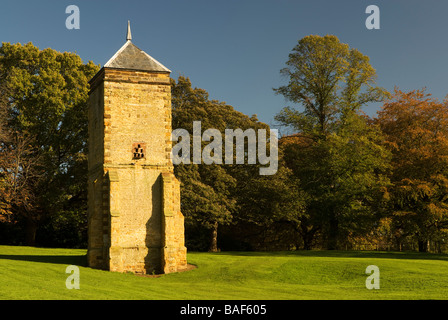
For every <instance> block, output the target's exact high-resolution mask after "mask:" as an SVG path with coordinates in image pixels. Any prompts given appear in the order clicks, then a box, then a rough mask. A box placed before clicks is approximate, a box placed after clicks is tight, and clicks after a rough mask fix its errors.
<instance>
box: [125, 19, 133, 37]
mask: <svg viewBox="0 0 448 320" xmlns="http://www.w3.org/2000/svg"><path fill="white" fill-rule="evenodd" d="M131 40H132V35H131V22H130V21H129V20H128V34H127V35H126V41H131Z"/></svg>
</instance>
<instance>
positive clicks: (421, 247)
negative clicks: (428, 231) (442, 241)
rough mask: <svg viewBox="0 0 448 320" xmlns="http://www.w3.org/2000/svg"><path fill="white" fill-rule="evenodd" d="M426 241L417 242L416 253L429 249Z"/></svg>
mask: <svg viewBox="0 0 448 320" xmlns="http://www.w3.org/2000/svg"><path fill="white" fill-rule="evenodd" d="M428 244H429V241H428V240H418V252H428V249H429V245H428Z"/></svg>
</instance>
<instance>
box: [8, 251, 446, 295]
mask: <svg viewBox="0 0 448 320" xmlns="http://www.w3.org/2000/svg"><path fill="white" fill-rule="evenodd" d="M85 253H86V250H79V249H45V248H33V247H13V246H0V299H39V300H41V299H120V300H121V299H212V300H214V299H270V300H271V299H318V300H320V299H447V298H448V256H447V255H435V254H420V253H399V252H393V253H392V252H350V251H349V252H344V251H298V252H221V253H213V254H212V253H197V252H191V253H188V262H189V263H190V264H194V265H196V266H197V268H196V269H194V270H191V271H186V272H182V273H175V274H168V275H162V276H161V277H158V278H151V277H141V276H136V275H133V274H121V273H114V272H107V271H101V270H94V269H90V268H87V267H85ZM68 265H78V266H80V268H79V269H80V289H79V290H76V289H72V290H69V289H67V288H66V286H65V281H66V279H67V277H68V276H69V274H66V273H65V269H66V267H67V266H68ZM368 265H376V266H378V267H379V269H380V289H379V290H367V289H366V287H365V281H366V278H367V276H368V275H366V274H365V269H366V267H367V266H368Z"/></svg>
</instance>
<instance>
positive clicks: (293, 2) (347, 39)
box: [0, 0, 448, 125]
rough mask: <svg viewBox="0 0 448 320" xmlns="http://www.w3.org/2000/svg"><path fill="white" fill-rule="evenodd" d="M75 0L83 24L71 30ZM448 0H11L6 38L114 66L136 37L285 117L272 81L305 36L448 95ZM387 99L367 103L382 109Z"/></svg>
mask: <svg viewBox="0 0 448 320" xmlns="http://www.w3.org/2000/svg"><path fill="white" fill-rule="evenodd" d="M371 4H374V5H377V6H378V7H379V8H380V30H368V29H367V28H366V27H365V20H366V18H367V17H368V16H369V14H366V13H365V10H366V7H367V6H368V5H371ZM68 5H77V6H78V7H79V10H80V29H79V30H68V29H67V28H66V26H65V21H66V19H67V17H68V16H69V14H66V13H65V9H66V7H67V6H68ZM447 16H448V1H444V0H425V1H422V0H387V1H386V0H369V1H365V0H220V1H217V0H166V1H151V0H145V1H143V0H142V1H138V0H126V1H123V0H120V1H117V0H109V1H105V0H90V1H83V0H70V1H66V0H39V1H36V0H27V1H25V0H13V1H12V0H1V1H0V41H2V42H11V43H17V42H20V43H27V42H32V43H33V44H34V45H36V46H38V47H39V48H41V49H44V48H48V47H51V48H53V49H55V50H58V51H70V52H76V53H77V54H79V55H80V56H81V58H82V59H83V61H85V62H87V61H88V60H92V61H93V62H95V63H96V64H100V65H104V64H105V63H106V62H107V60H109V58H110V57H112V55H113V54H114V53H115V52H116V51H117V50H118V49H119V48H120V47H121V46H122V45H123V44H124V43H125V40H126V39H125V38H126V27H127V20H131V27H132V36H133V39H132V42H133V43H134V44H135V45H137V46H138V47H139V48H141V49H142V50H144V51H146V52H147V53H148V54H150V55H151V56H153V57H154V58H155V59H157V60H158V61H160V62H161V63H162V64H164V65H165V66H166V67H168V68H169V69H171V70H172V71H173V73H172V76H173V77H174V78H175V79H177V77H178V76H179V75H184V76H187V77H189V78H190V79H191V81H192V84H193V86H195V87H200V88H203V89H205V90H207V91H208V92H209V93H210V98H212V99H217V100H220V101H225V102H227V103H228V104H230V105H232V106H233V107H234V108H235V109H237V110H239V111H241V112H243V113H245V114H247V115H252V114H257V115H258V117H259V119H260V120H261V121H263V122H266V123H268V124H270V125H273V124H275V121H274V116H275V114H276V113H278V112H279V111H280V110H281V108H282V107H284V106H286V105H288V103H287V102H285V101H284V99H283V97H282V96H277V95H275V94H274V92H273V90H272V88H274V87H279V86H280V85H282V84H284V83H285V81H286V80H285V79H282V77H281V76H280V73H279V71H280V69H281V68H283V67H284V66H285V62H286V61H287V59H288V54H289V53H290V52H291V49H292V48H293V47H294V46H295V45H296V44H297V41H298V40H299V39H301V38H302V37H304V36H306V35H309V34H318V35H325V34H334V35H336V36H337V37H338V38H339V39H340V40H341V41H342V42H344V43H347V44H349V45H350V47H354V48H357V49H358V50H360V51H361V52H362V53H363V54H365V55H367V56H369V57H370V59H371V64H372V65H373V67H374V68H375V69H376V70H377V74H378V81H377V83H378V85H380V86H383V87H384V88H386V89H387V90H390V91H391V90H393V88H394V86H398V87H399V88H400V89H402V90H405V91H408V90H413V89H420V88H422V87H426V88H427V91H428V92H429V93H432V94H433V96H434V97H436V98H438V99H441V100H442V99H443V98H444V97H445V95H447V94H448V77H447V75H448V59H447V58H448V19H447ZM378 108H379V106H378V105H370V106H368V107H366V108H365V109H364V110H365V111H366V112H367V113H368V114H369V115H374V114H375V113H376V111H377V110H378Z"/></svg>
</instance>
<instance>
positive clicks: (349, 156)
mask: <svg viewBox="0 0 448 320" xmlns="http://www.w3.org/2000/svg"><path fill="white" fill-rule="evenodd" d="M98 69H99V66H96V65H94V64H93V63H92V62H89V63H87V64H83V63H82V61H81V59H80V58H79V57H78V56H77V55H75V54H71V53H59V52H56V51H54V50H51V49H45V50H42V51H41V50H39V49H38V48H36V47H34V46H33V45H32V44H27V45H20V44H16V45H11V44H8V43H3V46H2V47H1V48H0V90H1V101H0V106H1V108H0V109H1V110H0V112H1V114H0V148H1V149H0V219H1V223H0V243H2V244H36V245H41V246H54V247H86V243H87V238H86V237H87V232H86V230H87V217H86V214H87V210H86V207H87V184H86V181H87V157H86V155H87V152H88V150H87V143H86V142H87V98H88V90H89V89H88V83H87V81H88V80H89V79H90V78H91V77H92V76H93V75H94V74H95V73H96V72H97V71H98ZM282 74H283V75H284V76H285V78H286V79H287V80H288V81H287V83H286V84H285V85H284V86H282V87H280V88H276V89H274V90H275V92H276V93H278V94H280V95H283V96H284V97H285V98H286V99H287V101H289V102H290V104H291V105H290V106H289V107H285V108H283V109H281V110H279V112H278V114H277V116H276V118H275V120H276V121H277V122H278V124H279V125H280V126H281V127H280V131H281V132H282V133H283V135H282V136H281V138H280V140H279V143H278V154H279V157H278V170H277V173H276V174H274V175H260V174H259V167H260V166H261V165H260V164H248V163H247V161H246V162H245V164H204V163H201V164H179V165H176V166H175V174H176V176H177V177H178V179H179V180H180V182H181V210H182V212H183V214H184V216H185V228H186V245H187V248H188V249H189V250H204V251H205V250H210V251H217V250H220V249H221V250H295V249H356V250H363V249H366V250H375V249H379V250H388V249H390V250H419V251H437V252H442V251H444V250H445V249H446V241H445V239H446V236H447V230H446V227H447V225H448V219H447V213H448V211H447V210H448V207H447V201H448V199H447V197H448V102H447V101H443V102H439V101H437V100H436V99H433V98H432V97H431V96H430V95H429V94H427V93H425V90H416V91H411V92H402V91H400V90H398V89H396V90H395V91H394V92H393V93H389V92H387V91H386V90H384V89H382V88H379V87H377V86H376V85H375V79H376V73H375V70H374V69H373V67H372V66H371V65H370V63H369V58H368V57H367V56H365V55H363V54H362V53H360V52H359V51H358V50H356V49H353V48H350V47H349V46H348V45H346V44H343V43H340V41H339V40H338V39H337V38H336V37H334V36H325V37H320V36H308V37H305V38H303V39H301V40H300V41H299V42H298V44H297V46H296V47H295V48H294V49H293V51H292V52H291V54H290V55H289V60H288V61H287V63H286V68H285V69H283V70H282ZM372 102H381V103H382V108H381V110H380V111H379V113H378V115H377V116H376V117H375V118H370V117H368V116H367V115H365V114H364V113H363V111H362V108H363V107H364V106H366V105H368V104H369V103H372ZM172 108H173V129H176V128H182V129H185V130H187V131H188V132H190V134H192V133H193V121H201V126H202V130H206V129H209V128H213V129H217V130H219V131H220V132H221V133H222V136H224V135H225V129H242V130H243V131H244V130H246V129H249V128H251V129H255V131H257V129H269V126H268V125H267V124H265V123H262V122H260V121H259V120H258V119H257V117H256V116H255V115H254V116H247V115H244V114H242V113H241V112H238V111H236V110H235V109H234V108H233V107H232V106H229V105H227V104H226V103H224V102H220V101H216V100H211V99H210V98H209V96H208V93H207V92H206V91H205V90H203V89H200V88H194V87H193V86H192V84H191V82H190V80H189V79H188V78H186V77H179V78H178V79H177V81H175V80H172ZM208 143H211V142H204V141H202V144H203V145H202V146H203V147H204V146H206V145H207V144H208ZM246 143H247V142H246ZM246 147H247V145H246ZM268 150H269V148H268ZM223 154H224V153H223ZM234 154H235V153H234ZM246 160H247V159H246ZM233 163H235V162H233Z"/></svg>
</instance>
